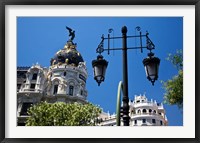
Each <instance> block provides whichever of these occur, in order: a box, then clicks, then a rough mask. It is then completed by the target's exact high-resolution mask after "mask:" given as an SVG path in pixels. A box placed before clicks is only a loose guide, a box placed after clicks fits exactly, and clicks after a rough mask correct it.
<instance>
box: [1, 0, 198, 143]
mask: <svg viewBox="0 0 200 143" xmlns="http://www.w3.org/2000/svg"><path fill="white" fill-rule="evenodd" d="M6 5H194V6H195V61H196V62H195V73H196V74H195V138H167V139H163V138H144V139H143V138H140V139H139V138H126V139H122V138H120V139H115V138H112V139H106V138H104V139H103V138H99V139H96V138H91V139H89V138H87V139H80V138H79V139H72V138H68V139H64V138H62V139H50V138H49V139H41V138H37V139H36V138H34V139H33V138H29V139H23V138H20V139H14V138H12V139H11V138H5V96H6V95H5V81H6V79H5V26H6V25H5V8H6ZM0 11H1V12H0V13H1V16H0V44H1V46H0V58H1V64H0V69H1V70H0V92H1V94H0V141H1V142H2V143H18V142H19V143H22V142H37V143H46V142H48V143H53V142H56V143H57V142H72V143H74V142H98V143H101V142H115V143H122V142H134V143H135V142H136V143H144V142H155V143H156V142H159V143H160V142H164V143H169V142H170V143H171V142H173V143H197V142H200V132H199V129H200V128H199V120H200V114H199V111H200V110H199V109H200V104H199V103H200V98H199V93H200V92H199V88H198V85H199V79H200V78H199V67H200V66H199V65H198V64H199V61H200V56H199V54H200V50H199V48H200V0H132V1H130V0H123V1H122V0H114V1H112V0H0Z"/></svg>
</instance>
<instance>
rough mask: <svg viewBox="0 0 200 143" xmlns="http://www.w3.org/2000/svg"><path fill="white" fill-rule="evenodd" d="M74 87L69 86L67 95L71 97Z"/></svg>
mask: <svg viewBox="0 0 200 143" xmlns="http://www.w3.org/2000/svg"><path fill="white" fill-rule="evenodd" d="M73 90H74V87H73V86H72V85H70V86H69V95H71V96H73Z"/></svg>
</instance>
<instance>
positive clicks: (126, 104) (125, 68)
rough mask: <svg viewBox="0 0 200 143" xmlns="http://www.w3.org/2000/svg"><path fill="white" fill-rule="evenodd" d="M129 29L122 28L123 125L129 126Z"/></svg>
mask: <svg viewBox="0 0 200 143" xmlns="http://www.w3.org/2000/svg"><path fill="white" fill-rule="evenodd" d="M126 33H127V27H126V26H123V27H122V43H123V47H122V51H123V55H122V61H123V62H122V64H123V99H122V101H123V123H124V126H129V120H130V117H129V97H128V62H127V36H126Z"/></svg>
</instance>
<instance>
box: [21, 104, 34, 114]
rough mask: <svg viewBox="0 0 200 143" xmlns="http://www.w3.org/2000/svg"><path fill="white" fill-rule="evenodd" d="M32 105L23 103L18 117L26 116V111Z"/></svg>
mask: <svg viewBox="0 0 200 143" xmlns="http://www.w3.org/2000/svg"><path fill="white" fill-rule="evenodd" d="M32 104H33V103H23V104H22V109H21V112H20V115H28V113H27V111H28V109H29V108H30V107H31V106H32Z"/></svg>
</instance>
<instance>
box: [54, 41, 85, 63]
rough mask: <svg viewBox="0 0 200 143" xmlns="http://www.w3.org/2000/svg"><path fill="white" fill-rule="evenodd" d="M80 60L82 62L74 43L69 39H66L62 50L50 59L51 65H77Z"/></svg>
mask: <svg viewBox="0 0 200 143" xmlns="http://www.w3.org/2000/svg"><path fill="white" fill-rule="evenodd" d="M80 62H84V60H83V58H82V56H81V54H80V53H79V52H78V51H77V50H76V44H74V43H73V42H71V41H68V42H67V44H66V45H65V46H64V48H63V49H62V50H59V51H58V52H57V53H56V54H55V56H54V58H52V59H51V66H52V65H57V64H59V65H61V64H67V65H73V66H78V64H79V63H80Z"/></svg>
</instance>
